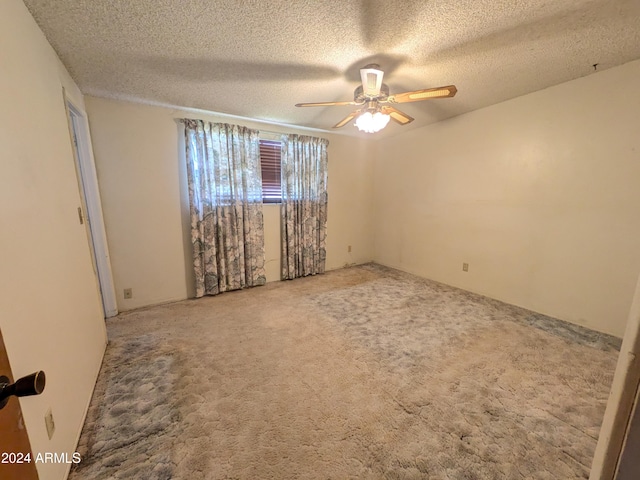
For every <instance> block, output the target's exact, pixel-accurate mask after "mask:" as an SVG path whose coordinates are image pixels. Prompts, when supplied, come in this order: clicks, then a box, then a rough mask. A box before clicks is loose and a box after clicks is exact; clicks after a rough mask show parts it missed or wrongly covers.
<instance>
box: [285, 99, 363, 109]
mask: <svg viewBox="0 0 640 480" xmlns="http://www.w3.org/2000/svg"><path fill="white" fill-rule="evenodd" d="M334 105H359V104H358V103H356V102H354V101H353V100H351V101H350V102H315V103H296V107H331V106H334Z"/></svg>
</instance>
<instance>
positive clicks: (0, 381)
mask: <svg viewBox="0 0 640 480" xmlns="http://www.w3.org/2000/svg"><path fill="white" fill-rule="evenodd" d="M46 380H47V379H46V377H45V374H44V372H43V371H42V370H39V371H37V372H35V373H32V374H31V375H27V376H26V377H22V378H20V379H18V380H16V381H15V382H14V383H9V381H10V380H9V378H8V377H5V376H4V375H1V376H0V409H2V408H3V407H4V406H5V405H6V404H7V402H8V401H9V397H10V396H11V395H15V396H16V397H28V396H30V395H40V394H41V393H42V392H43V391H44V386H45V383H46Z"/></svg>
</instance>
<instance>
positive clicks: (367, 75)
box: [360, 64, 384, 97]
mask: <svg viewBox="0 0 640 480" xmlns="http://www.w3.org/2000/svg"><path fill="white" fill-rule="evenodd" d="M383 76H384V72H383V71H382V70H380V69H379V68H378V65H375V64H371V65H367V66H366V67H364V68H361V69H360V78H361V79H362V93H364V95H366V96H367V97H377V96H378V95H379V94H380V88H381V87H382V77H383Z"/></svg>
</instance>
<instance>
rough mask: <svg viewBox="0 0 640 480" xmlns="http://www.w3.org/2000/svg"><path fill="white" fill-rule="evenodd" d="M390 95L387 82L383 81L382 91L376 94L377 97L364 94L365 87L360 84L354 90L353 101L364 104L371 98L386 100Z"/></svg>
mask: <svg viewBox="0 0 640 480" xmlns="http://www.w3.org/2000/svg"><path fill="white" fill-rule="evenodd" d="M388 96H389V86H388V85H387V84H386V83H383V84H382V85H381V86H380V93H378V95H376V96H375V97H371V96H368V95H365V94H364V89H363V88H362V85H359V86H358V87H357V88H356V89H355V90H354V91H353V101H354V102H356V103H358V104H362V103H365V102H368V101H370V100H378V101H384V100H386V99H387V97H388Z"/></svg>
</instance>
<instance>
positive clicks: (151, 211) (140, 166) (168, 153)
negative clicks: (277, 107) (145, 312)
mask: <svg viewBox="0 0 640 480" xmlns="http://www.w3.org/2000/svg"><path fill="white" fill-rule="evenodd" d="M85 101H86V105H87V111H88V113H89V123H90V128H91V133H92V138H93V146H94V155H95V159H96V166H97V171H98V181H99V184H100V189H101V193H102V204H103V209H104V216H105V223H106V228H107V238H108V241H109V249H110V252H111V261H112V268H113V273H114V282H115V288H116V294H117V297H118V308H119V309H120V310H128V309H132V308H137V307H141V306H145V305H152V304H157V303H163V302H169V301H173V300H178V299H183V298H187V297H191V296H193V293H194V292H193V277H192V273H191V250H190V233H189V218H188V208H189V206H188V192H187V189H186V173H185V161H184V138H183V134H182V125H181V124H179V123H178V122H177V121H176V119H178V118H183V117H190V118H201V119H204V120H210V121H219V122H227V123H237V124H241V125H246V126H249V127H253V128H258V129H261V130H266V131H271V132H289V133H302V134H311V135H317V136H322V137H326V138H328V139H329V142H330V143H329V149H328V152H329V185H328V190H329V212H328V224H327V268H328V269H335V268H339V267H342V266H344V265H345V264H352V263H363V262H367V261H371V259H372V257H373V241H372V236H371V231H372V222H371V207H370V199H371V186H372V184H373V182H372V178H371V175H372V168H373V167H372V161H371V158H370V154H369V153H370V152H369V151H368V150H367V148H369V147H367V144H366V142H364V141H359V140H353V139H347V138H345V137H342V136H339V135H326V134H318V133H315V132H308V131H303V130H296V129H293V128H285V127H279V126H275V125H266V124H260V123H257V122H251V121H245V120H241V119H235V118H229V117H223V116H219V115H214V114H210V113H206V112H193V111H185V110H179V109H173V108H166V107H158V106H148V105H140V104H133V103H126V102H119V101H114V100H106V99H101V98H94V97H87V98H86V99H85ZM264 218H265V258H266V265H265V267H266V272H267V280H268V281H273V280H278V279H279V278H280V221H279V208H278V206H273V205H267V206H265V209H264ZM348 245H351V246H352V251H351V253H349V252H348V251H347V247H348ZM125 288H131V289H132V290H133V298H132V299H129V300H125V299H124V296H123V289H125Z"/></svg>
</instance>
